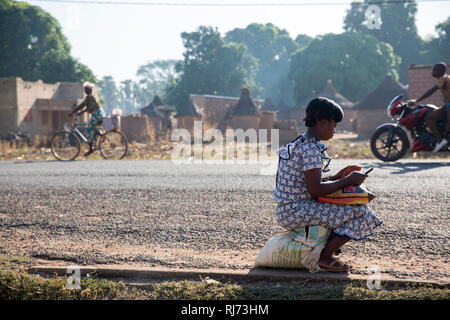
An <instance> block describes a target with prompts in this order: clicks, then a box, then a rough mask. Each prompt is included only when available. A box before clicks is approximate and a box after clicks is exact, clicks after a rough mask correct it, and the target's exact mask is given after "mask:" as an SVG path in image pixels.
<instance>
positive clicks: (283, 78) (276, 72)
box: [225, 23, 299, 103]
mask: <svg viewBox="0 0 450 320" xmlns="http://www.w3.org/2000/svg"><path fill="white" fill-rule="evenodd" d="M225 40H227V41H231V42H237V43H242V44H245V45H246V46H247V48H248V51H249V53H250V54H251V55H252V56H253V57H255V58H256V59H257V60H258V71H257V73H256V80H257V82H258V84H259V85H261V92H260V97H261V98H266V97H271V98H272V100H274V101H280V100H281V99H283V100H284V101H286V102H288V103H293V99H292V88H293V84H292V82H291V81H290V79H289V77H288V73H289V59H290V55H291V54H292V53H293V52H294V51H295V50H297V49H298V48H299V45H298V44H297V43H296V42H295V41H294V40H293V39H292V38H291V37H290V36H289V33H288V32H287V31H286V30H284V29H279V28H278V27H276V26H274V25H273V24H271V23H267V24H265V25H264V24H258V23H252V24H250V25H248V26H247V27H246V28H245V29H241V28H236V29H233V30H231V31H229V32H228V33H227V34H226V36H225Z"/></svg>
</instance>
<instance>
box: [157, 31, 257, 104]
mask: <svg viewBox="0 0 450 320" xmlns="http://www.w3.org/2000/svg"><path fill="white" fill-rule="evenodd" d="M181 38H182V39H183V45H184V47H185V52H184V54H183V56H184V59H183V61H181V62H179V63H178V64H177V65H176V71H177V73H178V74H179V77H178V78H172V79H171V80H170V83H169V86H168V87H167V88H166V91H165V97H164V99H165V101H167V102H168V103H169V104H170V105H174V106H181V105H183V104H185V103H186V102H187V101H188V98H189V94H191V93H196V94H214V95H224V96H236V95H237V94H238V93H239V88H240V87H241V86H242V85H246V86H247V87H249V88H250V90H252V93H253V94H254V95H255V94H257V93H258V92H257V91H258V86H257V85H256V83H255V81H254V76H255V72H256V60H255V59H254V58H253V57H252V56H250V55H249V54H248V50H247V47H246V46H245V45H243V44H237V43H233V42H227V41H225V40H224V39H223V38H222V37H221V35H220V33H219V32H218V31H217V29H214V28H212V27H205V26H200V27H199V28H198V29H197V31H195V32H191V33H187V32H183V33H182V34H181Z"/></svg>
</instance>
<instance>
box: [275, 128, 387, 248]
mask: <svg viewBox="0 0 450 320" xmlns="http://www.w3.org/2000/svg"><path fill="white" fill-rule="evenodd" d="M325 150H326V147H325V145H324V144H322V143H321V142H319V141H318V140H317V139H316V138H315V137H310V136H307V135H301V136H299V137H297V138H296V139H294V140H293V141H291V142H290V143H288V144H287V145H286V146H285V147H283V148H281V149H280V150H278V153H279V161H278V172H277V178H276V188H275V191H274V199H275V201H276V202H277V203H278V206H277V210H276V214H277V221H278V224H279V225H280V226H281V227H283V228H285V229H289V230H292V229H296V228H299V227H306V226H312V225H320V226H322V227H325V228H328V229H331V230H333V231H332V232H333V233H334V234H337V235H339V236H347V237H349V238H351V239H353V240H362V239H364V238H366V237H368V236H370V235H372V234H373V230H374V229H375V228H376V227H377V226H379V225H380V224H381V223H382V221H381V220H380V219H379V218H378V217H377V216H376V215H375V214H374V213H373V212H372V211H371V210H370V208H369V207H368V206H367V205H340V204H331V203H323V202H318V201H316V200H315V199H313V198H311V196H310V194H309V192H308V189H307V187H306V182H305V175H304V172H305V171H307V170H311V169H317V168H321V169H322V172H327V171H329V169H328V166H329V163H330V161H331V159H330V158H329V157H328V155H327V154H326V153H325Z"/></svg>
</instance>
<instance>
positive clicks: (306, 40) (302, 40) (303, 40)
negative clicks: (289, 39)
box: [295, 34, 314, 48]
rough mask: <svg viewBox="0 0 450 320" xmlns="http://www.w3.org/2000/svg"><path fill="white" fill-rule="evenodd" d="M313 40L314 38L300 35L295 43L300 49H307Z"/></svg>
mask: <svg viewBox="0 0 450 320" xmlns="http://www.w3.org/2000/svg"><path fill="white" fill-rule="evenodd" d="M313 40H314V38H312V37H310V36H308V35H306V34H299V35H298V36H297V37H296V38H295V42H297V44H298V45H299V47H300V48H304V47H307V46H308V45H309V44H310V43H311V41H313Z"/></svg>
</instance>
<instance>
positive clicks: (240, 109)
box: [228, 86, 259, 116]
mask: <svg viewBox="0 0 450 320" xmlns="http://www.w3.org/2000/svg"><path fill="white" fill-rule="evenodd" d="M230 113H231V114H228V116H230V115H231V116H244V115H245V116H246V115H258V114H259V110H258V108H257V107H256V105H255V103H254V102H253V100H252V98H251V96H250V90H249V89H248V88H247V87H246V86H242V88H241V96H240V98H239V101H238V103H237V104H235V105H234V106H233V107H232V108H231V110H230Z"/></svg>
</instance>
